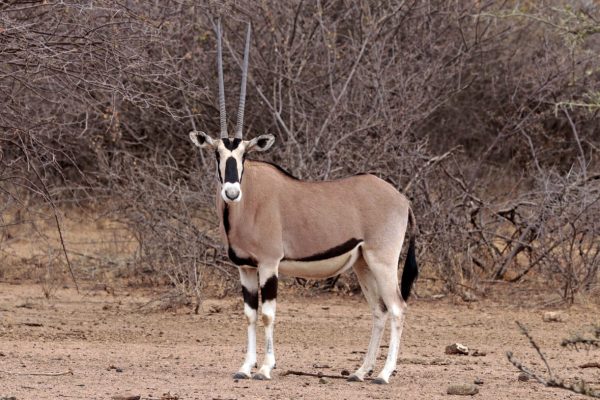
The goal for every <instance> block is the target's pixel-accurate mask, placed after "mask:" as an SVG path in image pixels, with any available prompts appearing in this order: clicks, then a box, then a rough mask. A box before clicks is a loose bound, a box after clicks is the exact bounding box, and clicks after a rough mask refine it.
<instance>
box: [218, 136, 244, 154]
mask: <svg viewBox="0 0 600 400" xmlns="http://www.w3.org/2000/svg"><path fill="white" fill-rule="evenodd" d="M240 143H242V139H239V138H235V139H223V145H225V148H226V149H227V150H229V151H234V150H235V149H237V148H238V146H239V145H240Z"/></svg>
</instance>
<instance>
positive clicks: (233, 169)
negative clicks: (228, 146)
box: [225, 157, 239, 183]
mask: <svg viewBox="0 0 600 400" xmlns="http://www.w3.org/2000/svg"><path fill="white" fill-rule="evenodd" d="M238 179H239V178H238V169H237V161H236V160H235V158H233V157H229V158H228V159H227V161H225V182H230V183H236V182H239V180H238Z"/></svg>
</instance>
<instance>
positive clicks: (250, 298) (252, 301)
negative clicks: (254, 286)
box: [242, 286, 258, 310]
mask: <svg viewBox="0 0 600 400" xmlns="http://www.w3.org/2000/svg"><path fill="white" fill-rule="evenodd" d="M242 296H244V303H246V304H248V306H249V307H250V308H252V309H253V310H258V290H257V291H254V292H251V291H250V290H248V289H246V287H245V286H242Z"/></svg>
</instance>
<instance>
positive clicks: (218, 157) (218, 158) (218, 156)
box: [215, 150, 223, 182]
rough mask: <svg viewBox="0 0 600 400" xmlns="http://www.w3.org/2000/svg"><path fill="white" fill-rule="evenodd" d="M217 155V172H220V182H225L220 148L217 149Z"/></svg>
mask: <svg viewBox="0 0 600 400" xmlns="http://www.w3.org/2000/svg"><path fill="white" fill-rule="evenodd" d="M215 157H216V158H217V172H218V173H219V182H223V177H222V176H221V154H220V153H219V150H215Z"/></svg>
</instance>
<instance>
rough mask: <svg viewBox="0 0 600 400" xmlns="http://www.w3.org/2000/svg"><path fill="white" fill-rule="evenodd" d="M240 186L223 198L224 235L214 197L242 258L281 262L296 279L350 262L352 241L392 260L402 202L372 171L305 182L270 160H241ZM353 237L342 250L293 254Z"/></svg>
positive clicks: (403, 214) (403, 219) (404, 211)
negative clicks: (237, 197) (324, 256)
mask: <svg viewBox="0 0 600 400" xmlns="http://www.w3.org/2000/svg"><path fill="white" fill-rule="evenodd" d="M241 187H242V192H243V193H244V196H243V198H242V200H241V201H240V202H239V203H230V204H228V205H227V206H228V209H229V210H228V217H229V221H228V222H229V226H230V228H229V232H228V233H227V234H226V232H225V228H224V223H223V210H224V207H225V203H224V201H223V200H222V199H221V197H220V196H217V199H218V200H217V203H218V204H217V209H218V212H219V216H220V220H221V221H222V222H221V234H222V237H223V240H224V243H225V244H226V245H227V246H230V247H231V248H232V249H233V250H234V251H235V253H236V254H237V255H238V256H239V257H241V258H252V259H254V260H256V261H258V262H259V263H261V262H278V261H280V264H279V273H282V274H284V275H288V276H297V277H303V278H325V277H328V276H333V275H337V274H338V273H340V272H341V271H342V270H344V269H347V268H349V267H350V266H351V265H352V264H353V263H349V262H348V261H352V260H354V261H356V258H357V256H358V252H359V248H358V247H360V248H361V250H362V251H363V252H364V253H366V254H368V253H369V251H370V250H371V249H381V248H382V247H384V248H389V252H390V253H391V254H389V257H390V258H392V259H394V262H397V260H398V256H399V254H400V250H401V246H402V239H403V238H404V234H405V231H406V226H407V222H408V210H409V203H408V200H407V199H406V198H405V197H404V196H403V195H402V194H400V193H399V192H398V191H397V190H396V189H395V188H394V187H393V186H391V185H390V184H389V183H387V182H385V181H383V180H381V179H379V178H377V177H376V176H373V175H369V174H366V175H357V176H353V177H350V178H344V179H339V180H335V181H327V182H307V181H301V180H297V179H294V178H292V177H290V176H288V175H286V174H284V173H282V172H281V171H280V170H279V169H278V168H277V167H275V166H273V165H271V164H268V163H262V162H257V161H246V162H245V163H244V175H243V178H242V182H241ZM220 190H221V189H220V188H219V191H220ZM353 238H354V239H357V240H359V241H361V242H362V243H360V244H359V245H358V246H357V248H354V249H353V251H349V252H347V253H345V254H344V255H340V256H338V257H334V258H330V259H328V260H323V261H309V262H303V261H295V260H299V259H303V258H308V257H310V256H315V255H317V254H319V253H323V252H326V251H327V250H330V249H332V248H334V247H336V246H339V245H340V244H343V243H346V242H347V241H348V240H350V239H353ZM399 247H400V248H399ZM348 264H350V265H348Z"/></svg>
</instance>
